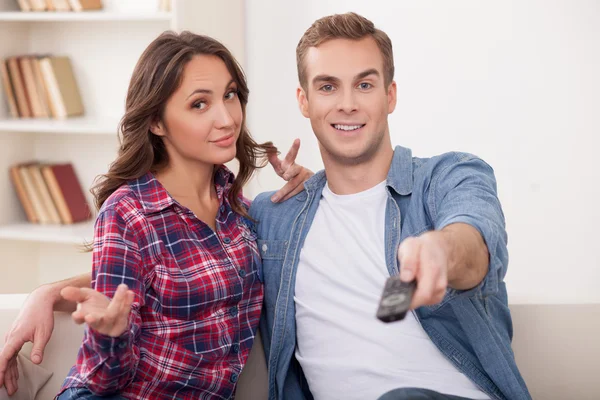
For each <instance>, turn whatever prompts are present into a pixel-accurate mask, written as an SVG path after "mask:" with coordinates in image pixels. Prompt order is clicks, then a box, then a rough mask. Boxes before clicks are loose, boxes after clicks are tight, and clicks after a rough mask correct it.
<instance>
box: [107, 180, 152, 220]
mask: <svg viewBox="0 0 600 400" xmlns="http://www.w3.org/2000/svg"><path fill="white" fill-rule="evenodd" d="M142 211H143V207H142V204H141V202H140V201H139V199H138V197H137V194H136V193H135V191H134V190H133V188H132V187H131V183H130V182H126V183H123V184H122V185H121V186H119V187H118V188H117V190H115V191H114V192H113V193H112V194H111V195H110V196H108V198H107V199H106V200H105V201H104V204H102V207H101V208H100V211H99V214H100V215H101V214H111V213H114V214H117V215H119V216H121V217H123V218H124V219H125V217H126V216H127V215H128V214H132V213H133V214H139V213H141V212H142Z"/></svg>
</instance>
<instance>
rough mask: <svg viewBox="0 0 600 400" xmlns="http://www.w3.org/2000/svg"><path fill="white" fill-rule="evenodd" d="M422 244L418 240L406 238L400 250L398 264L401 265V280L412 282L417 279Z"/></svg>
mask: <svg viewBox="0 0 600 400" xmlns="http://www.w3.org/2000/svg"><path fill="white" fill-rule="evenodd" d="M420 247H421V246H420V242H419V240H418V239H416V238H413V237H409V238H406V239H405V240H404V241H403V242H402V243H400V247H399V248H398V262H399V265H400V279H401V280H402V281H404V282H410V281H412V280H414V279H415V276H416V273H417V269H418V268H419V251H420Z"/></svg>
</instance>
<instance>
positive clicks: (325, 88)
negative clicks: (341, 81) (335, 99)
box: [321, 85, 333, 92]
mask: <svg viewBox="0 0 600 400" xmlns="http://www.w3.org/2000/svg"><path fill="white" fill-rule="evenodd" d="M321 90H322V91H323V92H331V91H332V90H333V85H323V86H321Z"/></svg>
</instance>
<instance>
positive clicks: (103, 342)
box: [61, 167, 263, 399]
mask: <svg viewBox="0 0 600 400" xmlns="http://www.w3.org/2000/svg"><path fill="white" fill-rule="evenodd" d="M232 182H233V174H232V173H231V172H230V171H229V170H228V169H227V168H225V167H221V168H219V169H218V170H217V171H216V174H215V186H216V190H217V195H218V197H219V202H220V204H221V206H220V209H219V213H218V215H217V219H216V226H217V229H216V233H215V232H214V231H213V230H212V229H211V228H210V227H209V226H207V225H206V224H204V223H202V222H201V221H200V220H199V219H198V218H196V216H195V215H194V214H193V213H192V211H190V210H189V209H187V208H185V207H183V206H181V205H180V204H179V203H177V201H175V200H174V199H173V198H172V197H171V196H170V195H169V194H168V192H167V191H166V190H165V188H164V187H163V186H162V185H161V184H160V183H159V182H158V181H157V180H156V179H155V178H154V176H153V175H152V174H151V173H148V174H146V175H145V176H143V177H142V178H140V179H137V180H135V181H132V182H130V183H128V184H126V185H123V186H122V187H120V188H119V189H118V190H117V191H116V192H115V193H114V194H113V195H111V196H110V197H109V199H108V200H107V201H106V202H105V204H104V205H103V207H102V209H101V210H100V213H99V215H98V218H97V220H96V226H95V235H94V237H95V240H94V252H93V274H92V287H94V288H95V289H96V290H97V291H99V292H101V293H104V294H105V295H106V296H108V297H112V296H113V295H114V292H115V290H116V288H117V286H118V285H119V284H121V283H125V284H127V285H128V286H129V288H130V289H131V290H132V291H133V292H134V293H135V300H134V303H133V306H132V310H131V313H130V324H129V330H128V331H126V332H125V333H124V334H123V335H122V336H120V337H118V338H112V337H108V336H104V335H102V334H99V333H98V332H96V331H94V330H93V329H90V328H89V327H86V330H85V336H84V339H83V344H82V346H81V349H80V350H79V354H78V356H77V363H76V365H75V366H74V367H73V368H72V369H71V371H70V373H69V376H68V377H67V379H66V380H65V382H64V384H63V388H62V390H64V389H66V388H69V387H82V386H85V387H87V388H88V389H89V390H91V391H92V392H94V393H96V394H109V393H115V392H119V393H120V394H121V395H123V396H125V397H126V398H128V399H156V398H161V399H162V398H164V399H166V398H170V399H229V398H232V397H233V394H234V391H235V386H236V382H237V379H238V377H239V374H240V372H241V370H242V366H243V365H244V364H245V362H246V359H247V358H248V354H249V352H250V348H251V347H252V342H253V340H254V335H255V333H256V328H257V326H258V321H259V317H260V310H261V305H262V299H263V288H262V284H261V281H260V280H261V279H262V277H261V276H260V274H261V264H260V263H261V261H260V255H259V253H258V249H257V246H256V243H255V239H256V235H255V233H254V229H253V227H252V228H251V226H252V223H251V222H250V221H248V220H246V219H245V218H243V217H241V216H240V215H238V214H236V213H235V212H234V211H233V210H232V208H231V205H230V204H229V201H228V199H227V194H228V191H229V190H230V188H231V184H232ZM244 204H245V205H246V206H248V201H247V200H244ZM62 390H61V391H62Z"/></svg>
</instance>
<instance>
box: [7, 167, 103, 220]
mask: <svg viewBox="0 0 600 400" xmlns="http://www.w3.org/2000/svg"><path fill="white" fill-rule="evenodd" d="M10 177H11V180H12V183H13V185H14V187H15V190H16V192H17V196H18V197H19V201H20V202H21V205H22V206H23V209H24V210H25V214H26V215H27V219H28V220H29V222H31V223H34V224H73V223H76V222H82V221H87V220H89V219H90V218H92V213H91V210H90V207H89V205H88V203H87V201H86V199H85V195H84V194H83V190H81V185H80V184H79V180H78V179H77V176H76V175H75V170H74V168H73V165H71V164H70V163H67V164H41V163H37V162H32V163H25V164H18V165H14V166H12V167H11V168H10Z"/></svg>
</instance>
